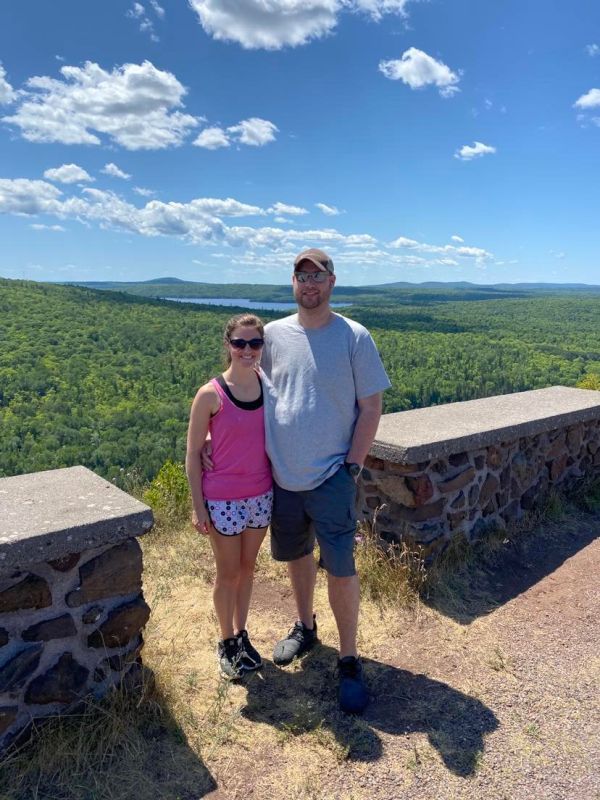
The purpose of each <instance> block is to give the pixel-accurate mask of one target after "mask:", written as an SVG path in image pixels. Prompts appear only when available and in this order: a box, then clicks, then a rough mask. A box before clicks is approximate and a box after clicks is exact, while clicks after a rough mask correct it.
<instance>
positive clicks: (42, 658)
mask: <svg viewBox="0 0 600 800" xmlns="http://www.w3.org/2000/svg"><path fill="white" fill-rule="evenodd" d="M151 525H152V514H151V511H150V509H148V508H147V507H146V506H144V505H143V504H142V503H139V502H138V501H136V500H134V499H133V498H130V497H129V496H128V495H126V494H125V493H123V492H121V491H119V490H118V489H116V488H115V487H114V486H112V484H110V483H108V482H106V481H104V480H102V479H101V478H99V477H97V476H96V475H94V474H93V473H91V472H89V470H86V469H84V468H83V467H74V468H72V469H65V470H52V471H49V472H43V473H36V474H34V475H23V476H19V477H17V478H5V479H2V480H0V750H1V749H3V748H5V747H6V746H7V745H8V744H9V743H10V742H11V741H13V740H14V739H15V737H17V736H18V735H19V734H21V733H22V732H23V731H24V730H25V729H26V728H27V727H28V726H29V725H30V723H31V722H32V721H35V720H39V719H41V718H43V717H47V716H49V715H56V714H57V713H63V712H65V711H68V710H70V709H72V708H73V707H75V706H77V704H79V703H80V702H81V700H82V699H83V698H84V697H85V696H86V695H89V694H93V695H94V696H96V697H101V696H102V695H104V694H105V693H106V691H107V690H108V689H109V688H110V687H111V686H114V685H115V684H118V683H120V682H121V681H123V680H124V679H125V678H126V676H127V677H128V678H129V679H131V677H132V675H131V673H132V670H136V669H139V664H140V651H141V648H142V644H143V639H142V628H143V626H144V624H145V623H146V621H147V619H148V616H149V613H150V610H149V608H148V606H147V604H146V603H145V601H144V598H143V595H142V554H141V548H140V546H139V544H138V542H137V539H136V538H135V537H136V536H138V535H140V534H142V533H145V532H146V531H147V530H149V529H150V527H151ZM40 553H47V555H48V556H51V557H47V558H45V559H43V560H41V559H40V557H39V556H40Z"/></svg>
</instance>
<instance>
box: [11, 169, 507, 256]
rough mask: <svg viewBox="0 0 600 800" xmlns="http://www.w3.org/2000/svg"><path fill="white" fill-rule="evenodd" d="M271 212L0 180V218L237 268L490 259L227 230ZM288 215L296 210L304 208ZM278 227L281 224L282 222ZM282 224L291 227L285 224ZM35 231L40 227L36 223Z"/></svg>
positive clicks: (355, 239) (455, 250)
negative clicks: (184, 250)
mask: <svg viewBox="0 0 600 800" xmlns="http://www.w3.org/2000/svg"><path fill="white" fill-rule="evenodd" d="M65 191H67V190H65ZM275 205H279V206H280V207H283V208H286V207H287V208H290V206H285V204H283V203H281V204H273V206H272V207H269V208H266V209H265V208H261V207H260V206H256V205H251V204H248V203H244V202H242V201H240V200H236V199H234V198H231V197H230V198H210V197H198V198H195V199H193V200H191V201H189V202H186V203H179V202H173V201H171V202H167V203H165V202H162V201H159V200H151V201H149V202H147V203H146V204H145V205H142V206H141V207H138V206H136V205H134V204H133V203H131V202H128V201H126V200H124V199H123V198H122V197H120V196H119V195H118V194H116V193H115V192H111V191H105V190H100V189H95V188H90V187H87V188H83V189H81V191H80V192H79V194H73V195H71V196H65V195H64V194H63V193H62V192H61V191H60V190H59V189H58V188H56V187H55V186H52V185H51V184H49V183H45V182H43V181H30V180H27V179H16V180H9V179H5V180H0V213H1V212H4V213H9V214H18V215H29V216H33V215H37V214H44V215H51V216H54V217H55V218H57V220H58V221H59V222H62V221H63V220H76V221H77V222H79V223H80V224H84V225H93V224H96V225H98V226H99V227H100V228H102V229H117V230H122V231H128V232H130V233H135V234H138V235H140V236H144V237H156V236H168V237H173V238H176V239H181V240H182V241H185V242H187V243H190V244H197V245H203V246H215V245H216V246H218V248H222V247H236V248H239V250H238V252H237V254H234V255H230V254H227V253H226V252H223V251H222V249H221V250H220V249H217V247H215V250H214V251H213V255H214V256H215V257H223V258H225V257H226V258H228V260H230V261H231V263H233V262H234V261H235V263H237V264H240V265H250V264H254V263H255V262H258V263H259V264H260V263H262V264H264V259H265V255H266V254H267V253H268V255H269V263H270V264H276V263H280V262H281V263H284V262H285V264H287V265H289V264H291V263H292V261H293V257H294V255H295V253H297V252H298V251H299V250H301V249H303V248H305V247H309V246H311V245H313V246H314V245H316V246H321V247H324V248H325V249H327V250H328V251H329V252H331V254H332V256H333V258H334V260H336V259H338V263H341V264H343V263H348V264H350V263H352V264H363V265H373V264H375V265H378V266H382V267H385V266H398V267H406V266H415V267H423V268H426V267H429V266H433V265H436V264H440V263H443V264H447V265H453V264H452V262H456V263H457V264H458V265H459V266H460V264H461V263H462V260H463V259H472V260H474V262H475V263H476V264H477V265H478V266H481V265H482V264H483V263H485V262H486V261H487V259H490V258H492V257H493V256H492V254H491V253H489V252H487V251H486V250H484V249H483V248H480V247H464V246H460V247H458V246H455V245H450V244H447V245H443V246H439V245H432V244H428V243H425V242H418V241H416V240H415V239H408V238H406V237H399V238H398V239H396V240H395V241H394V242H391V243H390V244H388V245H385V244H383V243H379V242H378V240H377V239H376V238H375V237H374V236H372V235H371V234H369V233H364V232H363V233H349V234H348V233H341V232H340V231H338V230H336V229H335V228H314V229H309V230H298V229H295V228H292V227H277V226H270V225H268V226H261V227H254V226H253V225H251V224H243V225H231V224H230V222H229V220H230V219H237V218H243V217H246V218H252V217H254V218H257V219H261V218H264V217H265V216H266V215H267V214H270V213H273V209H274V208H275ZM291 208H296V209H301V206H291ZM278 219H282V217H281V215H278ZM283 219H286V224H288V223H289V220H288V219H287V217H283ZM34 224H36V225H41V224H42V223H38V221H37V220H36V221H35V223H34ZM43 224H46V223H45V221H44V223H43ZM60 227H62V226H60ZM38 229H39V230H42V229H43V228H38ZM52 229H54V227H52ZM407 251H408V252H407Z"/></svg>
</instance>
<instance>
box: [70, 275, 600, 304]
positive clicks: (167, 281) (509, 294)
mask: <svg viewBox="0 0 600 800" xmlns="http://www.w3.org/2000/svg"><path fill="white" fill-rule="evenodd" d="M69 285H77V286H84V287H86V288H88V289H101V290H103V291H107V290H110V291H116V292H126V293H127V294H133V295H137V296H138V297H147V298H154V299H156V300H159V299H166V298H177V299H179V300H182V299H185V298H194V299H197V298H206V299H212V300H214V299H216V298H230V299H235V298H237V299H240V300H253V301H257V302H260V301H263V302H269V303H272V302H290V301H293V296H292V289H291V286H290V284H289V283H286V284H283V285H281V284H256V283H255V284H253V283H221V284H217V283H201V282H196V281H184V280H181V279H180V278H173V277H164V278H152V279H151V280H147V281H139V282H120V281H86V282H79V283H75V282H71V283H70V284H69ZM576 292H581V293H585V294H594V295H597V294H598V293H600V286H587V285H585V284H552V283H529V284H528V283H520V284H510V283H504V284H496V285H490V286H485V285H481V284H475V283H469V282H468V281H456V282H448V283H445V282H443V281H428V282H426V283H408V282H404V281H399V282H395V283H386V284H379V285H372V286H340V285H338V286H336V288H335V300H336V301H338V302H342V303H352V304H353V305H354V306H357V305H361V306H364V305H373V304H377V305H386V306H398V305H431V304H435V303H447V302H453V301H456V300H468V301H471V300H498V299H502V300H508V299H519V298H526V297H532V296H535V295H560V294H573V293H576ZM241 305H243V303H241Z"/></svg>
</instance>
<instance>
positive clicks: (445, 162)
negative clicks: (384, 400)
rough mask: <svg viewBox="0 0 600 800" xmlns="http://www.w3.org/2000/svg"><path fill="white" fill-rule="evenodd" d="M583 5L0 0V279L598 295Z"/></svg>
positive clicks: (598, 101) (598, 229)
mask: <svg viewBox="0 0 600 800" xmlns="http://www.w3.org/2000/svg"><path fill="white" fill-rule="evenodd" d="M599 176H600V4H599V3H598V2H596V0H572V2H571V3H570V4H568V6H567V4H565V3H558V2H548V0H527V1H526V2H524V1H523V0H504V1H503V2H498V0H496V2H494V1H493V0H488V2H485V3H482V2H474V1H473V0H470V1H468V0H430V1H429V2H428V1H427V0H227V2H225V0H189V2H188V1H186V0H143V2H135V1H134V2H129V1H128V0H119V2H117V0H103V1H102V2H93V0H89V1H88V2H73V0H69V1H67V0H53V2H52V3H46V2H40V1H39V0H37V1H35V2H34V1H33V0H19V2H18V3H17V2H16V0H7V2H5V3H3V4H2V7H1V9H0V240H1V241H2V248H1V249H0V275H1V276H3V277H7V278H29V279H34V280H58V281H61V280H144V279H148V278H155V277H159V276H165V275H172V276H176V277H180V278H184V279H189V280H198V281H210V282H258V283H286V282H287V281H288V279H289V274H290V271H291V264H292V261H293V257H294V255H295V254H296V253H297V252H299V251H300V250H301V249H302V248H304V247H305V246H311V245H315V246H320V247H322V248H324V249H326V250H327V251H328V252H329V253H330V254H331V255H332V256H333V258H334V261H335V264H336V270H337V272H338V275H339V277H338V282H339V283H341V284H365V283H384V282H391V281H402V280H407V281H414V282H420V281H428V280H446V281H455V280H468V281H473V282H477V283H495V282H505V281H508V282H514V281H550V282H587V283H600V255H599V254H600V224H599V219H600V190H599V186H600V180H599Z"/></svg>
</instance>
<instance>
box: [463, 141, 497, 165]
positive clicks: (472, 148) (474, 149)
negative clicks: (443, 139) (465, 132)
mask: <svg viewBox="0 0 600 800" xmlns="http://www.w3.org/2000/svg"><path fill="white" fill-rule="evenodd" d="M495 152H496V148H495V147H493V146H492V145H490V144H484V143H483V142H473V144H472V145H469V144H465V145H463V146H462V147H461V148H460V149H459V150H457V151H456V153H454V158H458V159H460V161H472V160H473V159H474V158H481V156H485V155H490V154H492V153H495Z"/></svg>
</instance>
